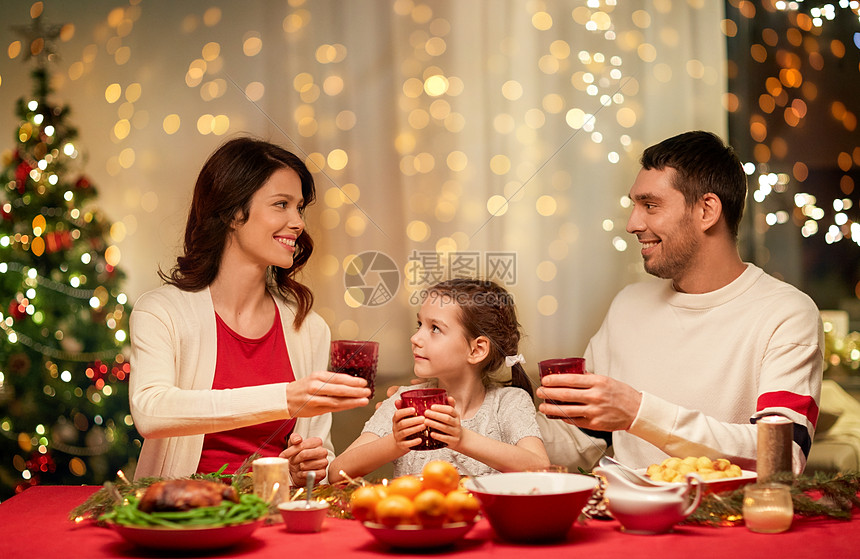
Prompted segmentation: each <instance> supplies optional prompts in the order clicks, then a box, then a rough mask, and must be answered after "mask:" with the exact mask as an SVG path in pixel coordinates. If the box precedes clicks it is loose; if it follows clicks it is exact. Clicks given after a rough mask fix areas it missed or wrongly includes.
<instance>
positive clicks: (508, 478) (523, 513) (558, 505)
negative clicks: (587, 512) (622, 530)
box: [466, 472, 598, 541]
mask: <svg viewBox="0 0 860 559" xmlns="http://www.w3.org/2000/svg"><path fill="white" fill-rule="evenodd" d="M478 484H480V486H479V485H478ZM597 484H598V482H597V479H596V478H594V477H592V476H586V475H581V474H566V473H556V472H511V473H506V474H491V475H487V476H483V477H480V478H478V479H477V480H473V479H470V480H469V481H467V482H466V489H468V490H469V491H471V492H472V493H474V494H475V496H476V497H478V499H479V500H480V501H481V508H482V509H483V511H484V516H486V517H487V519H488V520H489V521H490V525H491V526H492V527H493V529H494V530H495V531H496V534H498V536H499V537H500V538H502V539H506V540H511V541H538V540H558V539H563V538H565V537H567V533H568V531H570V527H571V526H572V525H573V522H574V521H575V520H576V519H577V518H578V517H579V514H580V513H581V512H582V507H584V506H585V504H586V503H587V502H588V499H589V497H591V494H592V492H593V491H594V489H595V488H596V487H597Z"/></svg>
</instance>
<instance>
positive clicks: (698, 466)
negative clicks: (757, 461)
mask: <svg viewBox="0 0 860 559" xmlns="http://www.w3.org/2000/svg"><path fill="white" fill-rule="evenodd" d="M636 471H637V472H638V473H640V474H642V475H644V476H645V477H647V478H649V479H650V480H651V481H653V482H655V483H665V484H673V483H686V481H687V474H688V473H696V474H698V475H699V476H700V477H701V478H702V479H703V480H704V481H705V489H706V491H707V492H708V493H722V492H725V491H732V490H735V489H737V488H739V487H742V486H744V485H746V484H748V483H753V482H755V480H756V477H757V476H756V473H755V472H753V471H750V470H743V469H741V467H740V466H738V465H737V464H732V463H731V461H729V460H726V459H725V458H718V459H716V460H712V459H710V458H708V457H707V456H699V457H695V456H687V457H686V458H678V457H671V458H666V459H665V460H663V462H661V463H660V464H651V465H650V466H648V467H647V468H640V469H638V470H636Z"/></svg>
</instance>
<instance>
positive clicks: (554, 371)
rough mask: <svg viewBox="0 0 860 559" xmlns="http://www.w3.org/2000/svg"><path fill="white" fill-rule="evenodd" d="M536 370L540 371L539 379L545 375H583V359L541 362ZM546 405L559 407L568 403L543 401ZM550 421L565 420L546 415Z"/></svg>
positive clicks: (574, 358)
mask: <svg viewBox="0 0 860 559" xmlns="http://www.w3.org/2000/svg"><path fill="white" fill-rule="evenodd" d="M538 370H539V371H540V378H543V377H545V376H546V375H561V374H565V375H570V374H578V375H581V374H584V373H585V359H583V358H582V357H567V358H564V359H547V360H546V361H541V362H539V363H538ZM544 401H545V402H546V403H547V404H556V405H559V406H564V405H568V404H569V402H562V401H556V400H549V399H547V400H544ZM547 417H548V418H550V419H565V418H564V417H562V416H560V415H548V416H547Z"/></svg>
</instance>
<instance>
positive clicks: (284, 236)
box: [222, 169, 305, 270]
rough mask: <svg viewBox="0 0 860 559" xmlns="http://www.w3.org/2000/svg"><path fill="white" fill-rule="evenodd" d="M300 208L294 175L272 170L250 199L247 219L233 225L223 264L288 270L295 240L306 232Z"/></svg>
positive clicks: (298, 186)
mask: <svg viewBox="0 0 860 559" xmlns="http://www.w3.org/2000/svg"><path fill="white" fill-rule="evenodd" d="M303 205H304V198H303V197H302V183H301V180H300V179H299V176H298V175H297V174H296V172H295V171H293V170H292V169H278V170H277V171H275V172H274V173H273V174H272V176H271V177H269V180H267V181H266V182H265V183H264V184H263V186H262V187H260V189H259V190H257V192H255V193H254V195H253V196H252V197H251V204H250V206H249V209H248V220H247V221H245V223H240V224H237V225H234V226H233V230H232V231H231V232H230V234H229V235H228V237H227V247H226V248H225V250H224V252H225V254H224V261H226V260H227V258H231V259H235V260H234V262H237V263H240V264H241V263H245V264H249V265H253V266H258V267H260V268H262V269H263V270H265V269H266V268H268V267H269V266H278V267H280V268H284V269H289V268H291V267H292V266H293V257H294V256H295V252H296V239H298V238H299V236H300V235H301V234H302V231H304V229H305V222H304V220H303V219H302V214H301V211H300V210H299V208H301V207H302V206H303ZM237 223H238V222H237ZM224 261H222V263H223V262H224Z"/></svg>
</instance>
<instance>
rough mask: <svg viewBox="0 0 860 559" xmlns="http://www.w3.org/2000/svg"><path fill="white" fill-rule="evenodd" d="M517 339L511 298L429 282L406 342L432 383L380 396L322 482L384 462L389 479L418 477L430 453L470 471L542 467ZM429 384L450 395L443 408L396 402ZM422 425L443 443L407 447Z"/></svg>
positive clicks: (490, 285) (493, 288)
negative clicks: (390, 468) (504, 378)
mask: <svg viewBox="0 0 860 559" xmlns="http://www.w3.org/2000/svg"><path fill="white" fill-rule="evenodd" d="M519 340H520V331H519V323H518V322H517V316H516V310H515V308H514V305H513V301H512V298H511V295H510V294H509V293H508V292H507V291H505V290H504V289H503V288H502V287H500V286H499V285H497V284H496V283H494V282H492V281H481V280H470V279H453V280H449V281H445V282H442V283H439V284H437V285H436V286H434V287H433V288H431V289H430V291H429V293H428V294H427V297H426V298H425V299H424V302H423V304H422V305H421V309H420V310H419V311H418V331H417V332H416V333H415V334H414V335H413V336H412V338H411V340H410V341H411V342H412V353H413V356H414V362H415V364H414V371H415V375H416V376H417V377H419V378H422V379H428V381H430V382H427V383H425V384H421V385H416V386H410V387H402V388H400V389H399V390H398V391H397V393H396V394H395V395H394V396H392V397H390V398H388V399H387V400H385V401H384V402H383V403H382V405H381V406H380V407H379V409H378V410H377V411H376V413H374V414H373V417H371V418H370V420H369V421H368V422H367V423H366V424H365V426H364V430H363V432H362V433H361V435H360V436H359V437H358V438H357V439H356V440H355V442H353V443H352V444H351V445H350V446H349V448H347V449H346V450H345V451H344V452H343V454H341V455H340V456H338V457H337V458H335V459H334V461H332V464H331V467H330V468H329V479H330V480H331V481H332V482H334V481H337V480H339V479H342V477H343V476H341V474H340V471H341V470H343V471H344V472H346V474H347V475H349V476H361V475H366V474H368V473H370V472H372V471H373V470H375V469H377V468H378V467H380V466H382V465H383V464H386V463H388V462H391V461H393V462H394V475H395V477H397V476H401V475H406V474H418V473H420V472H421V470H422V468H423V467H424V464H426V463H427V462H429V461H430V460H436V459H442V460H446V461H448V462H451V463H453V464H454V465H455V466H456V467H457V469H458V470H459V471H460V473H461V474H469V475H473V476H477V475H483V474H489V473H495V472H497V471H502V472H505V471H515V470H526V469H536V468H544V467H547V466H548V465H549V458H547V454H546V450H545V449H544V445H543V441H542V440H541V438H540V431H539V430H538V426H537V422H536V421H535V407H534V403H533V401H532V390H531V385H530V383H529V379H528V377H527V376H526V374H525V371H524V370H523V367H522V365H521V363H523V359H522V356H521V355H519V354H518V352H517V346H518V344H519ZM503 364H507V365H508V366H509V367H511V384H512V386H501V385H500V384H499V383H497V382H494V381H493V380H492V377H491V375H492V373H494V372H495V371H496V370H497V369H498V368H499V367H501V366H502V365H503ZM434 379H435V380H434ZM431 386H438V387H439V388H444V389H445V390H446V391H447V392H448V396H449V397H448V405H434V406H433V407H432V408H431V410H428V411H427V413H426V415H425V416H424V417H421V416H416V415H415V410H414V409H413V408H406V407H403V406H402V402H400V394H401V393H402V392H404V391H406V390H412V389H418V388H426V387H431ZM425 427H431V428H433V429H436V430H437V431H438V432H436V433H433V432H431V437H433V438H435V439H438V440H440V441H442V442H444V443H446V444H447V445H448V446H447V448H441V449H438V450H426V451H414V452H410V450H411V449H412V447H413V446H415V445H417V444H419V443H420V442H421V441H420V439H419V438H417V433H419V432H421V431H422V430H423V429H424V428H425ZM413 437H415V438H413Z"/></svg>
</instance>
